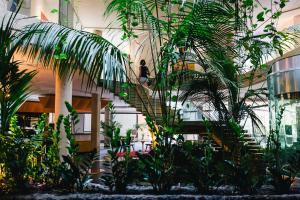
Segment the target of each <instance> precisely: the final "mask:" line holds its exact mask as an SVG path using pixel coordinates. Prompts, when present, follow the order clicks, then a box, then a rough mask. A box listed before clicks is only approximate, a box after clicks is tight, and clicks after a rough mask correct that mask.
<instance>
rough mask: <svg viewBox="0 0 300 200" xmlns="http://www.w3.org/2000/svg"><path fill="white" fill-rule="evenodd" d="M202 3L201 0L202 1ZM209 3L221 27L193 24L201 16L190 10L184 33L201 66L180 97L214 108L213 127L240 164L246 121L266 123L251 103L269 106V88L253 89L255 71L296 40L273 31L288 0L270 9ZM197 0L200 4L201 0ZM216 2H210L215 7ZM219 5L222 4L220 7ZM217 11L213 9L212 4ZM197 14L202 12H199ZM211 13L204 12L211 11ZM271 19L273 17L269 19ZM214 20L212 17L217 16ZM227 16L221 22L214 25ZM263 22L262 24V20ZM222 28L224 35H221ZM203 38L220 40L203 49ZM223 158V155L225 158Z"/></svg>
mask: <svg viewBox="0 0 300 200" xmlns="http://www.w3.org/2000/svg"><path fill="white" fill-rule="evenodd" d="M200 2H202V4H203V1H200ZM211 2H213V3H212V5H210V7H212V8H213V7H214V6H217V7H218V8H219V9H220V10H219V14H216V16H211V18H212V19H213V20H211V22H210V23H214V24H212V27H215V26H217V27H219V28H220V29H221V30H218V31H219V32H218V33H216V34H215V35H214V34H213V33H214V32H205V33H206V34H204V36H203V32H204V31H205V30H202V29H200V28H202V27H199V29H197V28H195V27H197V25H199V24H200V23H201V22H202V20H199V17H197V15H195V14H193V15H192V16H191V19H190V23H192V24H193V25H194V26H190V24H188V25H187V26H190V29H188V28H187V30H188V31H185V32H186V33H185V34H184V35H185V37H183V38H187V39H186V43H188V44H189V45H190V46H189V47H190V49H191V52H192V54H193V55H194V56H195V58H194V60H195V62H196V63H197V64H199V65H200V66H201V67H202V71H201V72H197V74H198V77H200V78H198V79H193V80H190V81H187V82H186V83H185V84H184V85H183V87H182V90H183V92H182V93H181V94H180V97H181V99H182V100H183V101H187V100H190V101H193V102H194V103H195V104H198V105H199V106H200V108H201V107H203V105H204V106H210V110H215V112H214V113H210V114H213V115H214V118H211V119H210V118H208V119H207V120H211V121H213V120H215V121H217V123H215V124H213V127H212V130H211V131H212V132H213V134H215V136H216V137H217V138H219V139H220V141H221V142H222V144H221V146H222V149H223V151H225V149H224V147H225V146H226V147H228V148H229V151H227V152H229V154H230V156H231V158H230V160H231V161H233V162H234V164H235V165H237V166H238V165H239V160H240V156H241V151H242V149H243V148H245V142H244V141H243V135H244V133H245V131H244V128H245V125H246V123H245V121H247V120H251V122H252V124H253V125H254V126H255V127H258V129H260V130H261V132H263V131H264V126H263V124H262V123H261V121H260V119H259V118H258V116H257V115H256V113H255V112H254V108H255V106H258V105H259V106H260V105H261V104H265V105H267V103H260V102H266V100H267V98H266V95H267V94H268V93H267V88H259V89H254V88H253V84H254V83H255V79H257V78H259V77H258V74H260V72H261V71H264V70H265V73H267V71H268V70H266V68H268V66H267V65H266V64H265V63H266V62H267V58H268V57H270V56H272V54H274V52H275V53H277V54H279V55H282V54H283V51H284V50H285V49H286V48H287V47H289V45H292V43H293V42H294V40H293V39H292V37H289V36H291V35H290V34H289V33H284V32H280V31H278V30H276V28H275V27H274V23H275V21H276V20H278V17H279V16H280V14H281V11H282V9H283V8H284V6H285V3H286V1H285V0H282V1H279V2H280V3H279V2H271V4H272V5H273V6H274V8H276V9H274V10H271V9H270V8H267V7H263V5H260V4H258V3H257V2H256V1H241V0H234V1H226V2H225V1H211ZM200 4H201V3H200ZM213 5H214V6H213ZM221 5H223V6H221ZM257 6H258V7H262V10H263V11H262V12H261V13H259V14H258V15H257V16H255V14H254V13H255V12H254V10H255V9H257ZM215 11H216V9H215ZM200 13H201V15H203V14H202V12H200ZM210 14H211V12H209V13H208V14H207V15H210ZM266 18H270V19H272V20H270V21H269V22H268V21H265V20H267V19H266ZM215 20H216V21H215ZM222 20H226V22H225V23H224V24H218V23H220V22H222ZM264 22H265V23H264ZM258 27H260V28H263V30H264V32H263V33H261V34H260V33H258V31H257V30H258ZM220 33H222V34H220ZM201 37H207V38H210V39H212V41H211V42H210V43H208V44H209V45H211V43H213V42H217V43H218V44H213V45H211V47H210V48H208V49H207V50H206V49H205V50H204V49H203V48H201V47H202V45H200V47H199V44H198V43H197V42H198V40H199V38H201ZM224 159H225V158H224Z"/></svg>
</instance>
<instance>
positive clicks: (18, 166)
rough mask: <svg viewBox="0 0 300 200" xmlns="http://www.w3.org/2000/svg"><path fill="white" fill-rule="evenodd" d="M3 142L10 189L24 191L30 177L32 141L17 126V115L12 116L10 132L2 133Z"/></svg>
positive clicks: (7, 182)
mask: <svg viewBox="0 0 300 200" xmlns="http://www.w3.org/2000/svg"><path fill="white" fill-rule="evenodd" d="M1 142H2V145H1V148H2V151H3V153H4V158H3V159H4V169H5V179H6V184H8V185H11V188H10V190H13V191H16V190H17V191H19V192H21V191H23V192H24V191H25V189H26V185H27V184H28V178H29V177H28V173H29V171H28V170H29V167H30V165H29V160H28V159H29V156H30V154H31V142H30V139H29V138H28V137H26V135H25V134H24V132H23V131H22V130H21V129H20V128H19V127H18V126H17V117H16V116H13V117H12V118H11V122H10V128H9V132H8V133H7V134H5V135H1Z"/></svg>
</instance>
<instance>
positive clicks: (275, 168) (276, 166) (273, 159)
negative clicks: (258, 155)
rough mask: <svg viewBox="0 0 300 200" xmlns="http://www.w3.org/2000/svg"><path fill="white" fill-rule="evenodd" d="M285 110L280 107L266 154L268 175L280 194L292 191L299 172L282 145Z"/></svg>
mask: <svg viewBox="0 0 300 200" xmlns="http://www.w3.org/2000/svg"><path fill="white" fill-rule="evenodd" d="M283 112H284V108H280V111H279V112H278V113H277V116H276V129H275V130H271V132H270V134H269V137H268V143H267V149H266V154H265V162H266V163H267V166H268V168H267V171H268V174H267V175H268V176H269V177H270V182H271V184H272V185H273V186H274V187H275V190H276V192H277V193H279V194H282V193H289V192H290V186H291V184H292V183H293V182H294V181H295V177H296V174H297V168H294V167H293V166H295V165H294V164H293V163H291V162H289V159H288V154H287V152H286V151H284V150H283V149H282V147H281V141H280V131H279V128H280V125H281V119H282V116H283ZM298 170H299V168H298ZM298 172H299V171H298Z"/></svg>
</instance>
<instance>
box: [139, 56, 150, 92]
mask: <svg viewBox="0 0 300 200" xmlns="http://www.w3.org/2000/svg"><path fill="white" fill-rule="evenodd" d="M140 65H141V66H140V83H141V84H142V85H143V86H146V87H148V76H149V75H150V73H149V69H148V67H147V66H146V61H145V60H144V59H143V60H141V62H140Z"/></svg>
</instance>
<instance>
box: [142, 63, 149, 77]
mask: <svg viewBox="0 0 300 200" xmlns="http://www.w3.org/2000/svg"><path fill="white" fill-rule="evenodd" d="M148 74H149V71H148V67H147V66H145V65H144V66H141V77H145V78H148Z"/></svg>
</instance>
